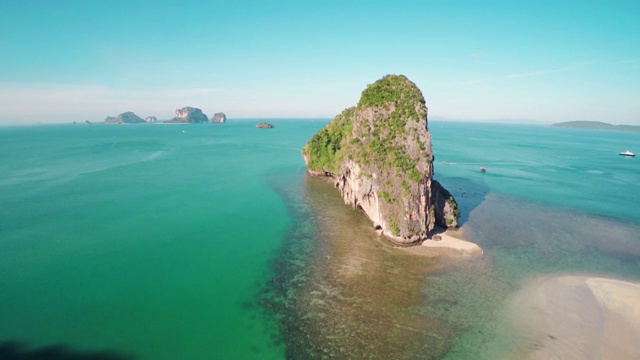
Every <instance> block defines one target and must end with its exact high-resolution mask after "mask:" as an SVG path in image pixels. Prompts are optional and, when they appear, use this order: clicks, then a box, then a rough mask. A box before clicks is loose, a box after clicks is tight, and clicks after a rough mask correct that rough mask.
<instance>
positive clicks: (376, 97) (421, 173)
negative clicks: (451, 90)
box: [302, 75, 459, 243]
mask: <svg viewBox="0 0 640 360" xmlns="http://www.w3.org/2000/svg"><path fill="white" fill-rule="evenodd" d="M302 154H303V157H304V159H305V163H306V165H307V169H308V171H309V173H310V174H312V175H321V176H329V177H331V178H333V180H334V182H335V186H336V187H337V188H338V189H339V190H340V193H341V194H342V197H343V199H344V201H345V203H346V204H348V205H352V206H354V207H356V208H361V209H362V210H364V212H365V213H366V214H367V216H368V217H369V218H370V219H371V220H372V221H373V223H374V225H375V227H376V228H379V229H381V230H382V232H383V234H385V235H386V236H387V237H389V238H391V239H392V240H393V241H395V242H399V243H413V242H418V241H422V240H425V239H427V238H428V237H429V236H430V235H431V233H432V230H433V229H434V228H435V227H436V225H438V226H440V227H444V228H453V227H457V226H458V216H459V211H458V207H457V204H456V201H455V199H454V198H453V196H451V194H450V193H449V192H448V191H447V190H446V189H444V188H443V187H442V186H441V185H440V184H439V183H438V182H437V181H436V180H434V179H433V153H432V151H431V134H430V133H429V132H428V129H427V107H426V105H425V100H424V97H423V96H422V92H421V91H420V89H418V87H417V86H416V85H415V84H414V83H413V82H411V81H409V79H407V78H406V77H405V76H402V75H388V76H385V77H384V78H382V79H380V80H378V81H376V82H375V83H373V84H371V85H369V86H367V88H366V89H365V90H364V91H363V92H362V96H361V97H360V101H359V102H358V104H357V106H355V107H351V108H348V109H346V110H344V111H343V112H342V113H341V114H340V115H338V116H336V118H335V119H333V121H331V122H330V123H329V124H328V125H327V126H326V127H325V128H324V129H322V130H320V131H319V132H318V133H317V134H316V135H314V136H313V138H312V139H311V140H310V141H309V142H308V143H307V144H306V145H305V147H304V149H303V150H302Z"/></svg>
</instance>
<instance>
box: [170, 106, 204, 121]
mask: <svg viewBox="0 0 640 360" xmlns="http://www.w3.org/2000/svg"><path fill="white" fill-rule="evenodd" d="M166 122H167V123H184V124H192V123H206V122H209V118H207V115H205V114H203V113H202V110H200V109H198V108H194V107H191V106H187V107H183V108H182V109H177V110H176V116H175V117H174V118H172V119H170V120H168V121H166Z"/></svg>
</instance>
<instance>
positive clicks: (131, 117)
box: [104, 111, 146, 124]
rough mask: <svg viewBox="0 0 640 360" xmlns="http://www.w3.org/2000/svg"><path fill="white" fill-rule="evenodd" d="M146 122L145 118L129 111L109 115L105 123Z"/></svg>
mask: <svg viewBox="0 0 640 360" xmlns="http://www.w3.org/2000/svg"><path fill="white" fill-rule="evenodd" d="M145 122H146V121H144V119H143V118H141V117H140V116H138V115H136V114H134V113H133V112H131V111H127V112H125V113H122V114H120V115H118V116H115V117H114V116H107V118H106V119H104V123H105V124H140V123H145Z"/></svg>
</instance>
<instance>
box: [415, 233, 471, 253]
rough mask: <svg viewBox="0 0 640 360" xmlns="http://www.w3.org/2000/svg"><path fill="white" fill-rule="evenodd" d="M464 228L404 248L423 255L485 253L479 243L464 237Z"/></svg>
mask: <svg viewBox="0 0 640 360" xmlns="http://www.w3.org/2000/svg"><path fill="white" fill-rule="evenodd" d="M463 236H464V233H463V230H454V231H452V230H447V231H445V232H443V233H441V234H438V235H436V238H435V239H431V240H426V241H424V242H423V243H422V244H421V245H419V246H413V247H407V248H402V249H403V250H405V251H408V252H410V253H412V254H416V255H423V256H434V257H435V256H442V255H447V256H455V257H458V256H462V257H476V256H481V255H482V254H483V251H482V248H480V246H478V245H477V244H475V243H473V242H471V241H467V240H464V239H463Z"/></svg>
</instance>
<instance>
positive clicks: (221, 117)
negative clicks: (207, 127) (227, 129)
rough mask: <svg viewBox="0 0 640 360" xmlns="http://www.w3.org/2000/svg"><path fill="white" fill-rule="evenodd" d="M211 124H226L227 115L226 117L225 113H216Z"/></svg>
mask: <svg viewBox="0 0 640 360" xmlns="http://www.w3.org/2000/svg"><path fill="white" fill-rule="evenodd" d="M210 121H211V123H213V124H215V123H218V124H223V123H225V122H227V115H225V114H224V113H223V112H219V113H215V114H213V117H212V118H211V120H210Z"/></svg>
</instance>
